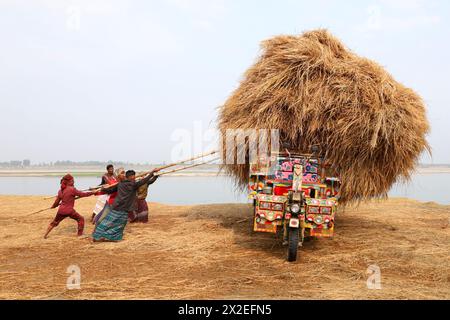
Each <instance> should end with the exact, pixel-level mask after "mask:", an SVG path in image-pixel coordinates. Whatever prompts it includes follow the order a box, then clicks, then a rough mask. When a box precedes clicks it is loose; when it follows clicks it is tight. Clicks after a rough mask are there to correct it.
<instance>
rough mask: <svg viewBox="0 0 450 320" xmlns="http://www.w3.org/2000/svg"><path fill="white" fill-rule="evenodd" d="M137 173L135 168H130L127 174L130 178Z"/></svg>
mask: <svg viewBox="0 0 450 320" xmlns="http://www.w3.org/2000/svg"><path fill="white" fill-rule="evenodd" d="M135 175H136V172H135V171H134V170H128V171H127V172H126V173H125V176H126V177H127V178H129V177H131V176H135Z"/></svg>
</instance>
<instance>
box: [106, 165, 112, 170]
mask: <svg viewBox="0 0 450 320" xmlns="http://www.w3.org/2000/svg"><path fill="white" fill-rule="evenodd" d="M109 168H114V166H113V165H112V164H108V165H107V166H106V170H109Z"/></svg>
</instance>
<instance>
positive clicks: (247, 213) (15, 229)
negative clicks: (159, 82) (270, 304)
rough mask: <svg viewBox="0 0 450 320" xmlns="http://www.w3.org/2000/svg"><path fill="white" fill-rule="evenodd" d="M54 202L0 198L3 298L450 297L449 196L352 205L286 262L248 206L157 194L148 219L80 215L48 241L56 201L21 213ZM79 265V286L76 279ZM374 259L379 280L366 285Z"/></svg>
mask: <svg viewBox="0 0 450 320" xmlns="http://www.w3.org/2000/svg"><path fill="white" fill-rule="evenodd" d="M50 202H51V200H43V199H42V197H30V196H23V197H21V196H1V197H0V299H450V226H449V222H450V206H441V205H437V204H434V203H420V202H417V201H412V200H406V199H392V200H387V201H382V202H381V201H377V202H371V203H369V204H362V205H360V206H359V207H358V208H346V209H345V210H342V211H341V212H340V213H339V216H338V219H337V223H336V236H335V237H334V239H320V240H313V241H310V242H307V243H305V245H304V247H303V248H302V249H301V251H300V255H301V256H300V259H299V261H298V262H296V263H288V262H286V260H285V256H286V248H285V247H283V246H282V245H281V242H280V241H279V240H277V239H276V238H275V236H273V235H270V234H255V233H252V232H251V224H252V219H251V215H252V211H251V206H249V205H242V204H219V205H197V206H167V205H162V204H156V203H151V204H150V210H151V220H150V223H149V224H145V225H144V224H134V225H128V226H127V228H126V231H125V239H124V241H122V242H120V243H96V244H94V243H92V242H90V240H89V238H88V237H85V238H77V237H76V236H75V233H76V223H75V221H72V220H70V219H66V220H65V221H63V222H62V223H61V225H60V226H59V227H58V228H56V229H55V230H54V231H53V232H52V233H51V234H50V238H49V239H47V240H44V239H43V234H44V232H45V230H46V228H47V225H48V223H49V222H50V221H51V219H52V217H53V215H54V214H55V212H54V211H47V212H43V213H40V214H36V215H32V216H29V217H26V218H24V217H23V216H25V215H26V214H28V213H30V212H33V211H34V210H38V209H42V208H45V207H47V206H49V204H50ZM94 203H95V199H93V198H90V199H83V200H80V201H78V202H77V211H78V212H79V213H81V214H83V215H84V216H85V218H88V217H89V216H90V212H91V210H92V208H93V206H94ZM21 217H22V218H21ZM92 229H93V227H92V225H91V224H89V223H87V224H86V229H85V233H86V235H90V234H91V232H92ZM71 265H77V266H79V268H80V270H81V289H79V290H68V289H66V282H67V278H68V276H69V274H68V273H66V272H67V268H68V267H69V266H71ZM371 265H376V266H378V267H379V268H380V271H381V289H378V290H377V289H368V287H367V279H368V277H369V275H368V273H367V269H368V267H369V266H371Z"/></svg>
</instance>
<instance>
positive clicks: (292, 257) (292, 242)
mask: <svg viewBox="0 0 450 320" xmlns="http://www.w3.org/2000/svg"><path fill="white" fill-rule="evenodd" d="M299 238H300V229H299V228H289V245H288V261H289V262H294V261H297V251H298V242H299Z"/></svg>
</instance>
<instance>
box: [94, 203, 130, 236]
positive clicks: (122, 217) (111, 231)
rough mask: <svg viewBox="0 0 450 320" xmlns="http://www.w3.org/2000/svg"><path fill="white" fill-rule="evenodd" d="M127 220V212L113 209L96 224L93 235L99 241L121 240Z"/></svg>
mask: <svg viewBox="0 0 450 320" xmlns="http://www.w3.org/2000/svg"><path fill="white" fill-rule="evenodd" d="M127 222H128V213H127V212H123V211H115V210H111V211H110V212H109V213H108V214H107V215H106V216H105V217H104V218H103V220H102V221H101V222H100V223H99V224H98V225H97V226H96V228H95V231H94V233H93V234H92V237H93V238H94V240H97V241H120V240H122V238H123V231H124V229H125V226H126V225H127Z"/></svg>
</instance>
